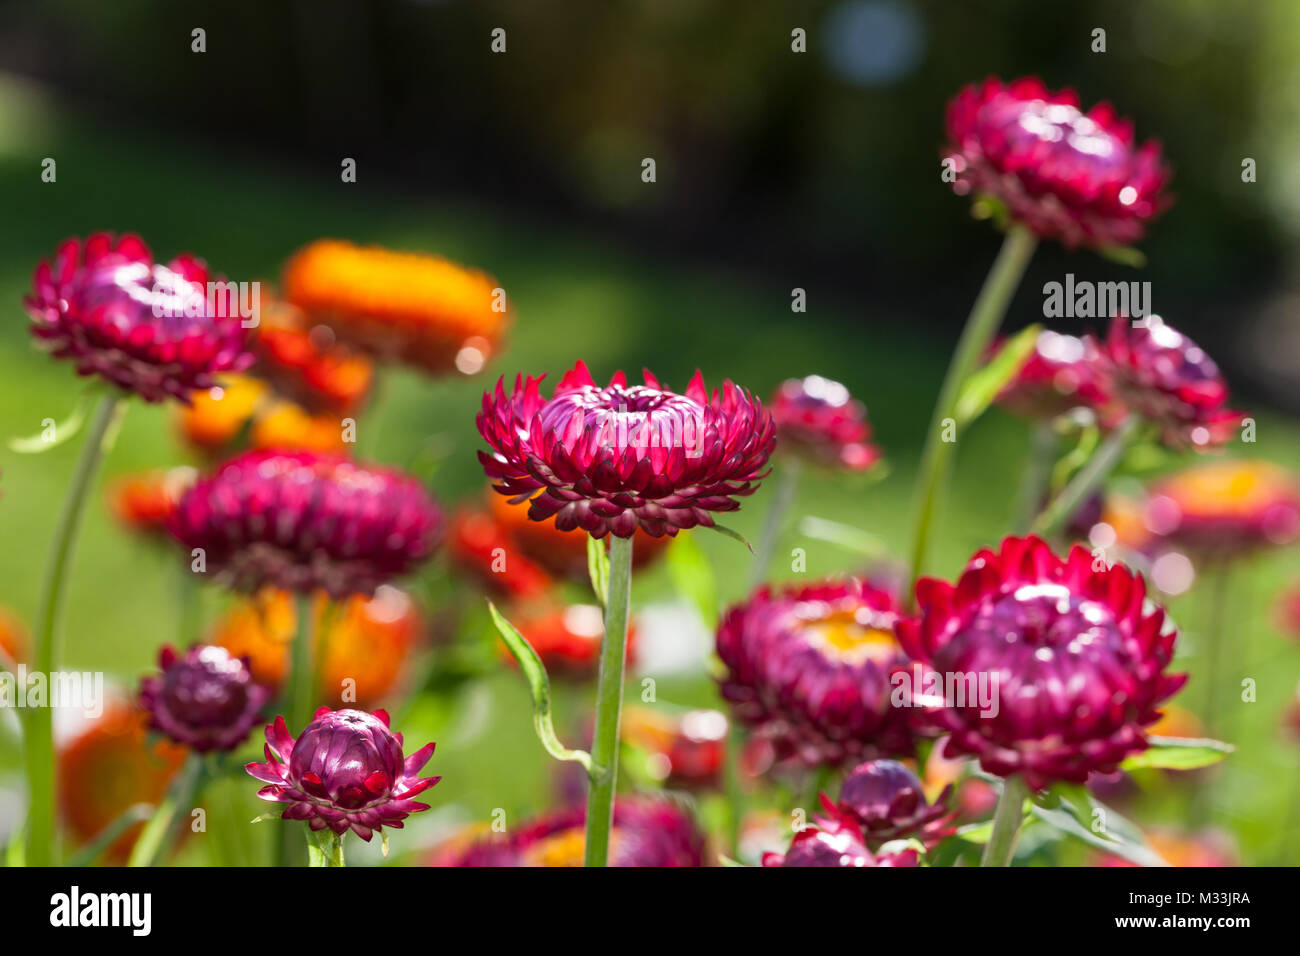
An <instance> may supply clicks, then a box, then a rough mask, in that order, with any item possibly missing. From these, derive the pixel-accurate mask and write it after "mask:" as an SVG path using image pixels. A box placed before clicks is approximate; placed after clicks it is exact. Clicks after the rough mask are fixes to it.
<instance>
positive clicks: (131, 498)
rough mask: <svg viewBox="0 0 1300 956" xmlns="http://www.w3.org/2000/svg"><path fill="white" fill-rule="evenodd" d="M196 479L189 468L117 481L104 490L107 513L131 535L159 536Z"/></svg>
mask: <svg viewBox="0 0 1300 956" xmlns="http://www.w3.org/2000/svg"><path fill="white" fill-rule="evenodd" d="M197 475H198V472H196V471H195V470H194V469H193V468H183V467H182V468H171V469H168V470H167V471H145V472H140V473H139V474H135V475H127V476H125V477H123V478H119V479H117V480H116V481H114V482H113V483H111V484H110V485H109V486H108V490H107V493H106V497H107V498H108V507H109V510H110V511H111V512H112V513H113V515H114V517H116V518H117V520H118V521H120V522H121V523H122V525H123V526H124V527H126V528H127V529H129V530H131V531H139V532H143V533H146V534H162V533H163V532H164V531H165V530H166V524H167V518H168V517H169V516H170V515H171V513H172V509H173V508H175V507H176V502H177V501H178V500H180V496H181V494H182V492H184V491H185V489H186V488H188V487H189V486H190V485H191V484H193V483H194V479H195V478H196V477H197Z"/></svg>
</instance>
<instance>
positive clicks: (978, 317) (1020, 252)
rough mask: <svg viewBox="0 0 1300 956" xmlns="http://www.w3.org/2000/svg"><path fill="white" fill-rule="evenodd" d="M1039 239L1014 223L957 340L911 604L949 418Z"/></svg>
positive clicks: (933, 445)
mask: <svg viewBox="0 0 1300 956" xmlns="http://www.w3.org/2000/svg"><path fill="white" fill-rule="evenodd" d="M1037 245H1038V240H1037V238H1036V237H1035V236H1034V234H1033V233H1032V232H1030V231H1029V229H1027V228H1025V227H1024V226H1022V225H1018V224H1017V225H1012V226H1011V227H1010V228H1009V229H1008V230H1007V234H1006V238H1005V239H1004V240H1003V242H1002V248H1001V249H1000V250H999V251H998V257H997V259H995V260H994V262H993V267H992V268H991V269H990V270H989V274H988V276H987V278H985V280H984V285H983V287H981V289H980V293H979V296H978V297H977V298H976V299H975V305H974V306H973V307H972V308H971V311H970V315H969V316H968V317H967V318H966V326H965V328H964V329H963V330H962V334H961V338H960V339H959V340H958V342H957V350H956V351H955V352H954V353H953V356H952V361H951V362H950V363H949V365H948V372H947V374H946V375H945V376H944V380H943V386H942V388H941V389H940V391H939V398H938V401H936V402H935V406H934V415H933V417H932V418H931V420H930V425H929V428H928V429H927V431H926V434H925V450H924V452H923V454H922V458H921V472H920V476H919V479H918V482H917V493H918V497H917V500H918V504H917V509H916V523H915V527H914V531H913V536H912V554H911V561H910V571H909V576H908V581H909V586H908V588H907V595H908V597H907V602H908V604H909V606H910V603H911V600H912V598H911V595H912V592H913V588H912V586H911V585H914V584H915V583H916V579H917V578H919V577H920V576H921V573H922V571H923V570H924V568H925V561H926V557H927V556H928V555H929V551H930V537H931V533H932V530H933V526H934V518H935V513H936V511H937V509H938V505H939V497H940V493H941V489H942V488H943V485H944V483H945V480H946V478H947V475H948V471H949V468H950V467H951V462H952V451H953V446H954V445H955V444H956V442H954V441H944V440H943V433H944V431H945V430H946V429H945V423H946V422H947V421H948V420H950V419H951V420H952V421H953V422H955V421H956V408H957V398H958V396H959V395H960V394H961V388H962V385H963V384H964V383H965V381H966V380H967V379H968V378H969V377H970V375H971V373H972V372H973V371H974V370H975V367H976V366H977V365H978V364H979V361H980V357H981V356H982V355H983V354H984V352H985V351H986V349H987V348H988V345H989V342H990V341H992V339H993V336H994V334H995V333H996V332H997V330H998V326H999V325H1001V324H1002V317H1003V316H1004V315H1006V311H1007V307H1008V306H1009V305H1010V304H1011V299H1012V297H1013V296H1014V295H1015V292H1016V289H1017V287H1018V286H1019V285H1020V279H1021V277H1022V276H1023V275H1024V273H1025V269H1026V268H1027V267H1028V265H1029V260H1030V259H1031V258H1032V257H1033V254H1034V249H1035V247H1036V246H1037Z"/></svg>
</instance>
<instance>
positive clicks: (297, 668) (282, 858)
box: [275, 594, 316, 866]
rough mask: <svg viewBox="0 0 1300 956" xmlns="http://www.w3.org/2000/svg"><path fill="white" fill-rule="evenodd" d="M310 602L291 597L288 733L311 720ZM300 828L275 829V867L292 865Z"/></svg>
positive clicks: (305, 597)
mask: <svg viewBox="0 0 1300 956" xmlns="http://www.w3.org/2000/svg"><path fill="white" fill-rule="evenodd" d="M312 610H313V609H312V601H311V595H310V594H299V595H297V597H296V598H295V600H294V620H295V622H296V629H295V633H294V637H293V646H292V648H291V649H290V651H289V673H288V674H287V675H286V676H285V686H286V687H287V688H288V695H287V700H286V701H285V711H286V712H287V713H286V717H285V720H286V721H287V722H288V724H289V733H291V734H301V733H302V732H303V729H304V728H305V727H306V726H307V724H308V722H309V721H310V720H311V715H312V710H313V707H312V704H313V702H314V701H315V699H316V688H315V687H314V686H313V682H314V681H315V679H316V668H315V667H314V666H313V664H312V659H313V655H312V636H313V635H312V623H313V621H314V614H313V613H312ZM301 836H302V832H301V828H299V827H297V826H294V825H291V824H289V823H288V822H287V821H286V823H285V824H284V825H282V826H280V827H279V828H278V838H277V841H276V858H275V859H276V864H275V865H276V866H293V865H295V864H294V862H293V861H294V860H295V859H296V858H297V857H298V854H299V853H301V851H302V843H301Z"/></svg>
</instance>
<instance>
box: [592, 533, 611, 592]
mask: <svg viewBox="0 0 1300 956" xmlns="http://www.w3.org/2000/svg"><path fill="white" fill-rule="evenodd" d="M587 573H588V574H589V575H590V576H591V589H592V590H593V591H595V592H596V600H598V601H599V602H600V606H601V607H604V606H605V605H606V604H607V603H608V601H609V552H608V551H607V550H605V540H604V539H603V538H593V537H592V536H591V535H587Z"/></svg>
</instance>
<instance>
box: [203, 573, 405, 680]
mask: <svg viewBox="0 0 1300 956" xmlns="http://www.w3.org/2000/svg"><path fill="white" fill-rule="evenodd" d="M327 608H329V602H327V601H326V600H325V598H324V597H318V598H317V599H316V601H315V608H314V613H315V615H316V619H315V624H314V627H313V630H312V633H313V634H314V635H315V648H316V652H317V653H318V654H319V653H321V650H322V648H323V649H324V659H323V660H322V661H321V665H320V669H321V686H320V688H319V693H320V702H321V703H328V704H331V705H333V706H339V705H340V704H347V705H349V706H350V705H352V704H356V705H359V706H369V705H372V704H374V703H375V702H376V701H378V700H380V699H381V698H383V696H384V695H385V694H387V693H388V692H389V691H390V690H392V689H393V688H394V687H395V686H396V685H397V683H398V680H399V679H400V678H401V676H402V674H403V672H404V668H405V665H406V662H407V659H408V658H409V657H410V654H411V651H412V649H413V648H414V646H415V644H416V641H417V640H418V639H419V636H420V633H421V629H422V623H421V620H420V615H419V612H418V611H417V610H416V607H415V602H414V601H412V600H411V598H410V596H409V595H407V594H406V592H404V591H401V590H399V589H398V588H395V587H392V586H391V585H381V586H380V587H379V589H378V590H377V591H375V596H374V597H373V598H365V597H363V596H361V595H356V596H354V597H351V598H349V599H348V600H347V601H346V602H345V603H344V604H343V605H342V606H339V607H335V608H333V609H331V613H328V614H327V613H326V611H327ZM322 624H325V625H326V626H322ZM296 633H297V611H296V605H295V603H294V601H293V598H292V597H291V596H290V595H289V594H288V593H287V592H284V591H266V592H263V593H262V594H260V595H258V596H257V597H256V598H254V599H252V600H248V601H243V602H241V603H239V604H237V605H235V606H234V607H233V608H231V610H230V611H229V612H227V614H226V615H225V616H224V617H223V618H222V619H221V620H220V621H218V622H217V625H216V627H215V629H214V632H213V634H212V637H211V642H212V643H213V644H217V645H219V646H221V647H224V648H225V649H226V650H228V651H229V652H230V653H231V654H234V655H236V656H238V657H244V658H246V659H247V660H248V666H249V669H250V670H251V671H252V672H253V678H254V679H255V680H257V681H258V682H259V683H262V684H265V685H267V686H268V687H278V686H279V685H280V683H281V681H283V680H284V677H285V674H286V673H287V671H288V668H289V648H290V645H291V644H292V642H293V639H294V635H295V634H296ZM350 690H351V691H354V692H355V695H354V696H355V699H352V700H349V699H348V697H352V696H353V695H352V694H349V693H348V691H350Z"/></svg>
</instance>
